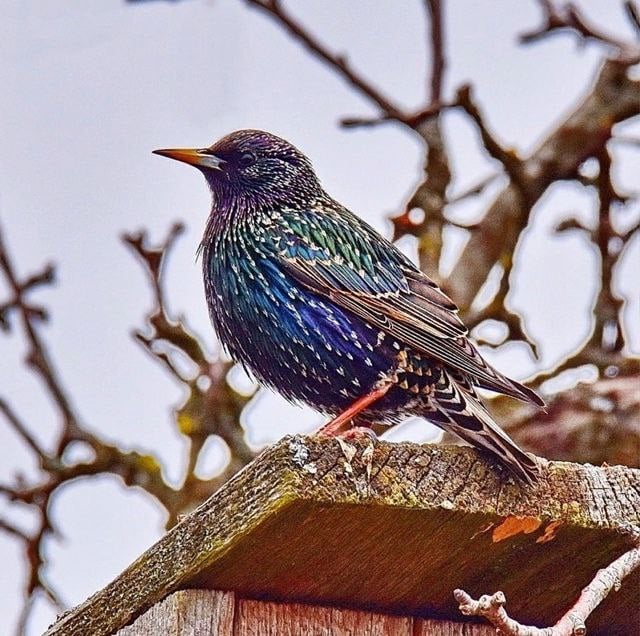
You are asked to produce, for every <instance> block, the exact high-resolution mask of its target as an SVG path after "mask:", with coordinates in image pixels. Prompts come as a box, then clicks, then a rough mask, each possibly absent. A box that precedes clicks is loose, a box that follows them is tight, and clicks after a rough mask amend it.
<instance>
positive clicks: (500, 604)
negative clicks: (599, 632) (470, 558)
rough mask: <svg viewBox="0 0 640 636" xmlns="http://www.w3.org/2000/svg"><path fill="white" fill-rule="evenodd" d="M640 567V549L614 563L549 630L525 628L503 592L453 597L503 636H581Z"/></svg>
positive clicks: (459, 592)
mask: <svg viewBox="0 0 640 636" xmlns="http://www.w3.org/2000/svg"><path fill="white" fill-rule="evenodd" d="M639 566H640V545H637V546H636V547H634V548H632V549H631V550H629V551H628V552H625V553H624V554H623V555H622V556H621V557H619V558H617V559H616V560H615V561H613V563H610V564H609V565H608V566H607V567H605V568H603V569H601V570H599V571H598V573H597V574H596V576H595V577H594V579H593V580H592V581H591V583H589V585H588V586H587V587H585V588H584V589H583V590H582V593H581V594H580V596H579V598H578V600H577V601H576V602H575V604H574V605H573V607H572V608H571V609H570V610H569V611H568V612H567V613H566V614H565V615H564V616H563V617H562V618H561V619H560V620H559V621H558V622H557V623H556V624H555V625H554V626H553V627H546V628H542V629H541V628H539V627H532V626H529V625H522V624H521V623H518V621H515V620H514V619H512V618H510V617H509V615H508V614H507V612H506V610H505V609H504V605H505V603H506V598H505V595H504V593H503V592H496V593H495V594H492V595H487V594H485V595H484V596H481V597H480V598H479V599H478V600H474V599H473V598H472V597H471V596H469V594H467V593H466V592H465V591H464V590H460V589H458V590H455V591H454V593H453V595H454V598H455V599H456V601H457V602H458V604H459V609H460V611H461V612H462V613H463V614H464V615H465V616H479V617H482V618H486V619H487V620H488V621H489V622H490V623H491V624H492V625H494V626H495V627H496V629H497V630H498V631H499V633H500V634H503V636H581V635H583V634H586V633H587V629H586V626H585V622H586V620H587V618H588V617H589V616H590V615H591V613H592V612H593V610H594V609H595V608H596V607H598V605H600V603H601V602H602V601H603V600H604V599H605V598H606V597H607V595H608V594H609V592H611V591H612V590H616V591H617V590H619V589H620V586H621V584H622V581H623V580H624V579H625V577H627V576H629V574H631V572H633V571H634V570H635V569H637V568H638V567H639Z"/></svg>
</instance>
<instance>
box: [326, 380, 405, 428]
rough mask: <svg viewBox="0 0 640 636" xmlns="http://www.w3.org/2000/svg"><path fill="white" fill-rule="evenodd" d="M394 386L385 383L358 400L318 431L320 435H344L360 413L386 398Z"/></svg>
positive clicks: (390, 383)
mask: <svg viewBox="0 0 640 636" xmlns="http://www.w3.org/2000/svg"><path fill="white" fill-rule="evenodd" d="M392 386H393V383H392V382H385V383H384V384H382V385H380V386H379V387H378V388H376V389H374V390H373V391H371V392H369V393H367V394H366V395H363V396H362V397H361V398H358V399H357V400H356V401H355V402H354V403H353V404H352V405H351V406H350V407H349V408H348V409H345V410H344V411H343V412H342V413H340V415H338V416H336V417H334V418H333V419H332V420H331V421H330V422H327V423H326V424H325V425H324V426H323V427H322V428H321V429H320V430H319V431H318V435H327V436H329V437H336V436H337V435H340V434H341V433H344V432H345V431H346V430H347V429H348V428H349V423H350V422H351V420H352V419H353V418H354V417H355V416H356V415H358V413H361V412H362V411H364V410H365V409H366V408H367V407H368V406H369V405H371V404H373V403H374V402H377V401H378V400H379V399H380V398H382V397H384V396H385V395H386V394H387V392H388V391H389V389H390V388H391V387H392Z"/></svg>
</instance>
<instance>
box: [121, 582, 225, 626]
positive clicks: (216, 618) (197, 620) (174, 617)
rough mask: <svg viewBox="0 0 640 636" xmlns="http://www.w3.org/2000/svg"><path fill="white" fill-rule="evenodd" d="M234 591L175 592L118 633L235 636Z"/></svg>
mask: <svg viewBox="0 0 640 636" xmlns="http://www.w3.org/2000/svg"><path fill="white" fill-rule="evenodd" d="M234 612H235V596H234V594H233V592H216V591H214V590H187V591H181V592H175V593H174V594H171V595H170V596H168V597H167V598H165V599H164V600H163V601H161V602H160V603H156V604H155V605H153V606H152V607H151V608H150V609H148V610H147V611H146V612H145V613H144V614H143V615H142V616H140V618H138V619H137V620H136V621H135V622H134V623H133V624H132V625H129V626H128V627H123V628H122V629H121V630H119V631H118V636H160V635H162V636H207V635H211V636H214V635H219V636H227V635H228V636H233V634H234V631H233V619H234Z"/></svg>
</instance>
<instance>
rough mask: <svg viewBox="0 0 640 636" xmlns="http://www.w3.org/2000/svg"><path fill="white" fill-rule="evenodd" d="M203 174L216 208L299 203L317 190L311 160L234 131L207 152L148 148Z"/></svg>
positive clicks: (286, 146)
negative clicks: (186, 164)
mask: <svg viewBox="0 0 640 636" xmlns="http://www.w3.org/2000/svg"><path fill="white" fill-rule="evenodd" d="M154 152H155V154H158V155H162V156H165V157H170V158H171V159H177V160H178V161H183V162H185V163H188V164H190V165H192V166H195V167H196V168H198V169H199V170H200V171H201V172H202V173H203V174H204V176H205V178H206V180H207V183H208V184H209V187H210V188H211V191H212V193H213V197H214V201H215V204H216V206H217V207H218V206H221V207H225V206H227V205H228V206H233V207H235V206H238V205H240V206H242V204H246V205H250V206H256V205H258V206H259V205H267V206H269V205H274V204H278V203H280V204H281V203H286V204H287V205H296V204H298V205H304V204H306V203H309V202H311V201H312V200H313V199H315V198H316V197H317V195H318V194H319V193H321V192H322V188H321V186H320V183H319V182H318V178H317V177H316V175H315V173H314V171H313V168H312V167H311V162H310V161H309V160H308V159H307V157H305V155H303V154H302V153H301V152H300V151H299V150H298V149H297V148H295V147H294V146H293V145H291V144H290V143H289V142H288V141H285V140H284V139H281V138H280V137H276V136H275V135H272V134H270V133H267V132H263V131H261V130H238V131H236V132H233V133H231V134H230V135H227V136H226V137H223V138H222V139H220V140H219V141H217V142H216V143H214V144H213V145H212V146H209V147H208V148H179V149H178V148H177V149H167V150H154Z"/></svg>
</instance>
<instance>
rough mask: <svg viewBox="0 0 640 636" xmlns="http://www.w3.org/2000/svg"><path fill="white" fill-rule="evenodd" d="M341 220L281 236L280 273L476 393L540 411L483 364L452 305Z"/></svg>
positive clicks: (384, 247) (387, 248) (400, 259)
mask: <svg viewBox="0 0 640 636" xmlns="http://www.w3.org/2000/svg"><path fill="white" fill-rule="evenodd" d="M341 214H342V217H343V218H342V219H341V218H340V217H337V218H336V217H335V216H334V215H332V214H325V215H324V216H322V217H320V218H321V219H322V220H321V221H318V220H317V219H316V220H315V221H314V222H313V223H311V224H310V225H309V224H308V225H307V227H306V230H307V231H306V232H305V233H302V232H300V233H293V234H292V233H290V234H288V235H287V237H286V238H285V241H284V243H285V244H286V246H287V248H286V250H282V251H281V252H280V259H281V264H282V267H283V268H284V270H285V271H286V272H288V273H289V274H290V275H291V276H293V277H294V278H296V279H297V280H298V281H299V282H300V283H302V284H303V285H305V286H306V287H307V288H309V289H311V290H312V291H314V292H315V293H318V294H320V295H323V296H326V297H328V298H330V299H331V300H332V301H333V302H334V303H336V304H337V305H339V306H341V307H343V308H345V309H347V310H349V311H351V312H353V313H354V314H356V315H357V316H359V317H360V318H362V319H363V320H365V321H367V322H368V323H369V324H371V325H372V326H375V327H377V328H378V329H380V330H382V331H384V332H385V333H387V334H389V335H390V336H391V337H392V338H394V339H395V340H397V341H399V342H401V343H403V344H405V345H407V346H409V347H410V348H412V349H415V350H416V351H419V352H420V353H422V354H424V355H426V356H429V357H431V358H432V359H434V360H437V361H439V362H440V363H442V364H444V365H445V366H446V367H449V368H451V369H454V370H459V371H462V372H464V373H466V374H468V375H469V376H470V377H471V378H473V380H474V381H475V382H476V383H477V384H479V385H480V386H482V387H484V388H487V389H490V390H493V391H498V392H500V393H505V394H506V395H511V396H513V397H516V398H519V399H522V400H525V401H529V402H535V403H537V404H541V405H542V404H543V402H542V400H541V399H540V398H539V397H538V396H537V395H536V394H535V393H534V392H533V391H531V390H530V389H528V388H527V387H524V386H522V385H521V384H519V383H518V382H515V381H514V380H511V379H509V378H507V377H505V376H504V375H502V374H501V373H499V372H498V371H496V370H495V369H494V368H493V367H491V366H490V365H489V364H488V363H487V362H485V361H484V360H483V358H482V357H481V356H480V354H479V353H478V351H477V350H476V349H475V347H474V346H473V345H472V344H471V343H470V342H469V340H468V339H467V338H466V335H467V329H466V328H465V326H464V325H463V323H462V321H461V320H460V318H459V317H458V314H457V307H456V305H455V304H454V303H453V301H452V300H451V299H450V298H449V297H448V296H447V295H446V294H445V293H444V292H443V291H442V290H441V289H440V288H439V287H438V286H437V285H436V284H435V283H434V282H433V281H432V280H430V279H429V278H428V277H427V276H426V275H425V274H424V273H422V272H421V271H420V270H418V269H417V268H416V267H415V266H414V265H413V264H412V263H411V262H410V261H409V260H408V259H407V258H406V257H405V256H404V255H403V254H402V253H401V252H400V251H399V250H398V249H397V248H396V247H395V246H394V245H392V244H391V243H389V242H388V241H386V240H385V239H383V238H382V237H380V236H379V235H378V234H377V233H376V232H375V231H374V230H373V229H372V228H370V227H369V226H368V225H366V224H365V223H364V222H363V221H361V220H360V219H358V218H357V217H355V216H353V215H351V213H350V212H348V211H347V210H344V209H343V210H342V212H341ZM345 215H350V216H349V219H345V218H344V216H345ZM354 219H355V220H356V222H355V223H354ZM347 221H348V222H347ZM293 225H294V226H295V224H293ZM290 227H291V226H290ZM327 234H328V235H330V239H328V238H327ZM319 246H320V247H319ZM354 246H355V247H354Z"/></svg>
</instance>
